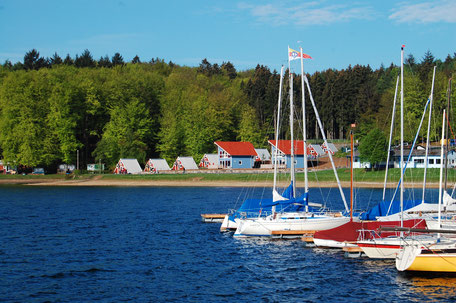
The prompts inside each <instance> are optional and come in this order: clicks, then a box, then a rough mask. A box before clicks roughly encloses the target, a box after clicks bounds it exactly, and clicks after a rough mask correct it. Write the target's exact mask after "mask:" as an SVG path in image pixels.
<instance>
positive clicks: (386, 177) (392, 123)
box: [382, 76, 399, 201]
mask: <svg viewBox="0 0 456 303" xmlns="http://www.w3.org/2000/svg"><path fill="white" fill-rule="evenodd" d="M398 86H399V76H397V80H396V90H395V91H394V102H393V113H392V115H391V128H390V136H389V142H388V155H387V158H386V169H385V183H384V184H383V198H382V201H385V194H386V182H387V181H388V166H389V160H390V150H391V141H392V140H393V128H394V120H395V119H394V117H395V116H396V100H397V88H398Z"/></svg>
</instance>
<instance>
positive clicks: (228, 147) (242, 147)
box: [214, 141, 257, 156]
mask: <svg viewBox="0 0 456 303" xmlns="http://www.w3.org/2000/svg"><path fill="white" fill-rule="evenodd" d="M214 143H215V144H216V145H217V146H218V147H220V148H221V149H223V150H224V151H225V152H227V153H228V154H230V155H231V156H256V155H257V153H256V151H255V148H254V147H253V144H252V143H250V142H223V141H216V142H214Z"/></svg>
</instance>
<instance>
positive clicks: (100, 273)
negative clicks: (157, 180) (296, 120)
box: [0, 186, 456, 302]
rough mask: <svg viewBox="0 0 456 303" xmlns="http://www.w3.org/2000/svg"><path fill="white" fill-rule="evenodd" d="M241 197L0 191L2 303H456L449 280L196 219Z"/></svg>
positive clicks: (212, 191) (187, 192) (364, 195)
mask: <svg viewBox="0 0 456 303" xmlns="http://www.w3.org/2000/svg"><path fill="white" fill-rule="evenodd" d="M255 191H256V193H255V194H257V195H261V194H262V193H264V191H263V190H262V189H256V190H255ZM268 192H269V191H268ZM313 193H314V194H313V196H314V197H315V198H314V199H313V200H314V201H316V202H319V201H318V200H319V199H320V200H321V201H323V200H322V199H324V200H332V201H333V202H331V203H334V205H331V206H332V207H333V208H339V209H341V208H342V207H343V206H342V202H340V198H339V196H338V191H337V190H335V189H322V190H315V191H314V192H313ZM243 194H245V192H244V193H243V192H242V190H241V189H239V188H222V187H221V188H185V187H182V188H177V187H169V188H154V187H109V188H108V187H99V188H93V187H78V188H73V187H63V188H62V187H26V186H2V187H0V263H1V266H0V301H2V302H45V301H49V302H93V301H103V302H120V301H133V302H206V301H208V302H317V301H325V302H404V301H405V302H407V301H410V302H422V301H443V302H447V301H454V300H456V290H455V285H456V279H455V278H450V277H420V276H408V275H403V274H399V273H398V272H397V271H396V269H395V266H394V263H393V262H392V261H375V260H369V259H347V258H344V256H343V254H342V253H341V252H340V251H338V250H324V249H315V248H308V247H305V245H304V243H303V242H301V241H297V240H293V241H290V240H289V241H277V240H275V241H274V240H261V239H256V240H239V239H233V238H232V236H230V235H228V234H221V233H220V232H219V224H207V223H206V224H204V223H202V222H201V221H200V214H201V213H206V212H226V211H227V209H228V208H230V207H234V206H235V205H236V204H237V203H240V200H241V199H242V198H243V197H241V195H243ZM318 196H320V198H318ZM336 197H337V198H336ZM347 197H348V195H347ZM356 197H357V200H359V201H360V202H359V203H358V207H366V205H368V204H372V205H373V204H374V200H375V199H379V198H380V197H381V191H380V190H371V189H364V190H362V189H361V190H358V191H357V194H356ZM373 199H374V200H373ZM321 201H320V202H321ZM334 201H339V202H334Z"/></svg>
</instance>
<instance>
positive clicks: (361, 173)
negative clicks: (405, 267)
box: [0, 168, 456, 182]
mask: <svg viewBox="0 0 456 303" xmlns="http://www.w3.org/2000/svg"><path fill="white" fill-rule="evenodd" d="M337 173H338V175H339V179H340V180H341V181H350V170H349V169H347V168H341V169H339V170H338V171H337ZM423 174H424V169H419V168H413V169H409V170H407V172H406V175H405V182H421V181H422V180H423ZM439 174H440V170H439V169H436V168H432V169H428V171H427V180H428V181H429V182H438V181H439ZM455 175H456V173H455V170H454V169H449V170H448V180H450V181H453V180H455ZM95 176H99V175H96V174H95V175H93V174H82V175H77V176H76V178H78V179H91V178H94V177H95ZM101 176H102V179H103V180H167V181H170V180H179V181H180V180H194V179H197V180H201V181H224V180H230V181H241V182H249V181H271V182H272V180H273V174H272V173H264V172H260V171H255V170H253V171H252V173H195V174H194V173H185V174H183V173H176V174H151V175H114V174H103V175H101ZM308 176H309V181H335V177H334V174H333V171H332V170H324V171H316V172H309V174H308ZM399 177H400V169H399V168H394V169H390V170H389V177H388V181H389V182H397V181H398V180H399ZM69 178H73V176H72V175H69V176H67V175H58V174H48V175H25V176H23V175H0V179H69ZM279 178H280V179H282V180H283V179H287V178H289V174H283V173H280V174H279ZM296 178H297V180H298V181H302V180H304V173H302V172H299V173H297V174H296ZM384 178H385V171H366V170H364V169H355V170H354V180H355V181H358V182H383V181H384Z"/></svg>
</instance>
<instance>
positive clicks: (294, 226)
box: [234, 48, 349, 237]
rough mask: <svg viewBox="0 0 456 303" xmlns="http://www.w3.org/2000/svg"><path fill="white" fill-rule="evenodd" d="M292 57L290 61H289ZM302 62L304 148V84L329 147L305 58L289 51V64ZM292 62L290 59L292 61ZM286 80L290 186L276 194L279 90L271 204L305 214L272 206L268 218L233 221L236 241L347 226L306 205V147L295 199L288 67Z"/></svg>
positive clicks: (343, 219) (342, 220) (338, 217)
mask: <svg viewBox="0 0 456 303" xmlns="http://www.w3.org/2000/svg"><path fill="white" fill-rule="evenodd" d="M292 56H293V57H292ZM306 56H307V55H306ZM296 57H300V58H301V72H302V78H301V80H302V81H301V85H302V91H303V93H302V96H303V102H302V103H303V116H304V117H303V120H304V123H303V127H304V129H303V136H304V144H306V129H305V125H306V123H305V106H304V104H305V102H304V88H305V87H304V84H306V86H307V89H308V91H309V95H310V100H311V103H312V106H313V109H314V112H315V114H316V117H317V121H318V124H319V127H320V131H321V133H322V136H323V140H324V142H325V145H326V146H328V142H327V140H326V136H325V134H324V131H323V127H322V124H321V121H320V118H319V115H318V112H317V110H316V106H315V102H314V100H313V97H312V92H311V91H310V85H309V82H308V79H307V77H306V76H305V75H304V68H303V57H304V54H303V53H302V49H301V52H300V53H298V52H296V51H293V52H290V48H289V62H290V58H296ZM291 60H293V59H291ZM289 77H290V136H291V140H290V144H291V146H290V152H291V165H290V166H291V169H290V174H291V184H290V186H289V187H288V189H287V190H286V191H285V193H286V194H287V195H284V194H282V195H281V194H279V192H278V191H277V188H276V177H277V153H278V144H279V140H278V128H279V113H280V104H281V103H280V102H281V96H280V92H281V90H279V109H278V119H277V128H276V140H275V143H276V146H275V160H274V184H273V193H272V195H273V199H272V201H273V204H279V203H284V202H285V203H288V204H290V205H299V206H302V207H303V208H304V210H298V211H290V210H287V209H284V210H282V211H278V209H277V208H276V206H275V205H273V206H272V208H271V211H272V213H271V214H269V215H267V216H261V215H259V216H257V217H254V218H248V217H247V218H236V219H235V222H236V224H237V228H236V232H235V233H234V236H235V237H258V236H272V235H273V233H274V232H280V231H288V232H290V231H291V232H293V231H295V232H296V231H302V232H305V231H316V230H324V229H330V228H334V227H336V226H340V225H342V224H344V223H346V222H348V220H349V218H347V217H344V216H342V214H341V213H329V212H326V211H319V210H317V209H312V207H311V206H310V205H309V202H308V185H307V148H306V145H304V146H305V148H304V150H305V155H304V165H305V166H304V174H305V193H304V194H303V195H302V196H299V197H297V196H296V180H295V169H294V167H295V160H294V140H293V113H294V108H293V74H292V72H291V68H290V66H289ZM328 155H329V158H330V160H331V164H332V166H333V170H334V172H335V175H336V179H337V183H338V185H339V190H340V192H341V196H342V199H343V202H344V204H345V209H346V210H347V211H348V207H347V204H346V201H345V196H344V194H343V191H342V187H341V185H340V181H339V178H338V176H337V171H336V168H335V165H334V162H333V159H332V155H331V153H328Z"/></svg>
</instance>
